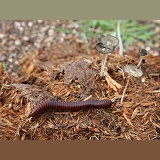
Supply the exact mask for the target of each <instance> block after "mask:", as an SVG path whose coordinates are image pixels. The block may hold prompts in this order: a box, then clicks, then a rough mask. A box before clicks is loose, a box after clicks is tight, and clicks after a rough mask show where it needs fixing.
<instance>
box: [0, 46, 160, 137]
mask: <svg viewBox="0 0 160 160" xmlns="http://www.w3.org/2000/svg"><path fill="white" fill-rule="evenodd" d="M80 51H82V49H81V48H78V45H76V44H74V43H72V45H67V44H61V45H60V44H59V45H55V46H54V48H53V49H52V48H51V49H50V51H47V50H39V51H38V50H37V51H35V52H31V53H30V54H29V55H26V57H24V59H23V60H22V59H21V60H20V67H21V68H22V69H21V71H20V70H18V71H17V72H18V73H17V74H19V76H20V77H19V79H18V80H16V79H13V78H12V77H11V76H10V75H8V74H7V73H6V72H5V71H4V70H3V69H2V65H1V67H0V139H2V140H9V139H12V140H18V139H19V140H29V139H32V140H51V139H52V140H74V139H77V140H83V139H87V140H89V139H90V140H100V139H105V140H126V139H127V140H145V139H154V138H155V137H157V136H159V134H160V133H159V132H158V129H157V128H160V114H159V107H160V99H159V97H160V92H159V89H160V85H159V84H160V74H159V73H160V63H159V61H160V57H159V56H158V57H154V56H152V55H150V54H149V55H147V56H146V57H145V63H143V64H142V65H141V69H142V71H143V73H144V74H143V77H138V78H134V77H133V78H132V79H131V81H130V83H129V85H128V88H127V91H126V94H125V97H124V103H123V104H120V98H121V95H122V92H123V88H124V86H125V84H126V81H127V76H128V75H127V74H126V73H123V71H122V70H121V69H122V68H123V66H125V65H126V64H133V65H136V64H137V62H138V58H137V57H135V56H133V55H134V54H132V53H127V54H126V55H125V56H123V57H120V56H118V55H117V53H113V54H111V55H110V57H109V60H108V62H107V64H106V65H107V68H108V71H107V72H106V77H105V79H101V78H100V77H99V72H100V66H101V65H100V63H101V55H99V54H98V53H97V51H95V50H92V49H91V50H90V54H87V53H85V54H84V53H80ZM131 54H132V56H130V55H131ZM105 98H109V99H114V103H113V105H112V107H111V108H109V109H107V110H104V109H103V110H98V109H96V110H88V111H79V112H54V111H53V112H46V113H44V114H42V115H41V116H40V117H38V118H36V119H35V118H31V117H28V115H29V113H30V111H31V109H32V108H33V107H34V106H35V105H36V104H37V103H38V102H40V101H43V100H51V99H55V100H57V101H66V102H67V101H83V100H86V99H97V100H98V99H105Z"/></svg>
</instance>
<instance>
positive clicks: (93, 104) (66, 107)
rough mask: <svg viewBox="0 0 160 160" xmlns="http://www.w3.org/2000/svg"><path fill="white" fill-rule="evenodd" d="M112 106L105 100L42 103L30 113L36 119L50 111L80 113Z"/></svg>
mask: <svg viewBox="0 0 160 160" xmlns="http://www.w3.org/2000/svg"><path fill="white" fill-rule="evenodd" d="M111 106H112V101H111V100H109V99H105V100H88V101H82V102H59V101H53V100H52V101H42V102H40V103H38V104H37V105H36V107H35V108H33V110H32V111H31V113H30V116H31V117H36V116H38V115H40V114H41V113H43V112H45V111H48V110H56V111H79V110H86V109H107V108H109V107H111Z"/></svg>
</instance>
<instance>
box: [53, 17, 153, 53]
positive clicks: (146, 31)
mask: <svg viewBox="0 0 160 160" xmlns="http://www.w3.org/2000/svg"><path fill="white" fill-rule="evenodd" d="M73 23H76V24H78V25H79V29H76V32H75V31H74V32H73V31H72V29H62V28H60V27H59V28H55V30H56V31H58V32H64V33H66V34H68V33H69V34H74V35H79V36H81V37H82V39H83V40H84V42H85V44H86V48H87V51H88V50H89V49H88V38H89V37H91V38H95V37H97V35H102V34H112V33H113V32H116V31H117V23H118V21H117V20H81V21H74V22H73ZM153 27H154V25H153V24H142V23H140V22H139V21H136V20H121V24H120V32H121V37H122V42H123V45H124V48H125V49H127V48H128V46H129V45H132V44H136V43H137V42H139V41H143V42H145V43H146V44H147V45H149V46H150V45H151V38H152V37H153V36H154V35H155V32H154V31H152V28H153Z"/></svg>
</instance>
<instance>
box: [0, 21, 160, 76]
mask: <svg viewBox="0 0 160 160" xmlns="http://www.w3.org/2000/svg"><path fill="white" fill-rule="evenodd" d="M117 24H118V20H52V21H42V20H35V21H27V20H26V21H0V62H3V66H4V69H6V70H7V71H9V72H12V68H14V67H16V66H18V65H19V59H21V57H22V55H23V54H22V53H24V52H25V53H26V54H28V53H30V52H31V51H32V50H51V49H52V47H54V45H55V44H57V43H62V44H63V43H67V44H71V43H73V42H75V43H76V44H77V45H82V46H83V45H84V46H85V49H86V53H87V52H89V50H90V49H94V47H95V44H96V43H97V41H98V37H99V36H100V35H101V34H115V35H117ZM120 35H121V38H122V42H123V51H124V53H125V52H129V51H133V50H137V49H139V48H145V49H147V51H148V52H149V53H151V54H153V55H154V56H158V55H159V54H160V20H141V21H139V20H137V21H135V20H120ZM13 74H14V73H13Z"/></svg>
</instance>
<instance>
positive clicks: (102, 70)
mask: <svg viewBox="0 0 160 160" xmlns="http://www.w3.org/2000/svg"><path fill="white" fill-rule="evenodd" d="M107 57H108V54H104V55H103V59H102V66H101V72H100V76H101V77H102V76H104V68H105V64H106V62H107Z"/></svg>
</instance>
